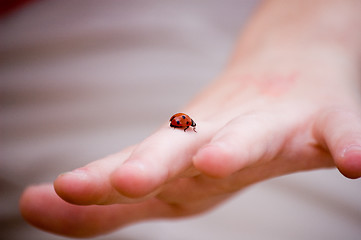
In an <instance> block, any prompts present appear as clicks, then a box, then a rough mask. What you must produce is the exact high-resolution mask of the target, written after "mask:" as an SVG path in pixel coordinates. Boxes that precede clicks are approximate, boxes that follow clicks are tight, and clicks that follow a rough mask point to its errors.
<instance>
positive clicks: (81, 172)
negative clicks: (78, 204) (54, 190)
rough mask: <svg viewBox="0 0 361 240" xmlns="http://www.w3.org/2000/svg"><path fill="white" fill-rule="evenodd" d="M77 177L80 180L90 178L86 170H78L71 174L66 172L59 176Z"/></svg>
mask: <svg viewBox="0 0 361 240" xmlns="http://www.w3.org/2000/svg"><path fill="white" fill-rule="evenodd" d="M68 176H69V177H76V178H78V179H87V178H88V177H89V172H88V170H86V169H84V168H77V169H75V170H73V171H70V172H65V173H62V174H60V175H59V177H68Z"/></svg>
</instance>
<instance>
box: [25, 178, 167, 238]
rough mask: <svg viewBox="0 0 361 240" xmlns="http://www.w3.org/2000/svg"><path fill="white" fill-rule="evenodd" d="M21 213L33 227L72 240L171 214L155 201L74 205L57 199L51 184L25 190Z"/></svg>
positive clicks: (165, 207) (160, 203)
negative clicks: (72, 239) (72, 238)
mask: <svg viewBox="0 0 361 240" xmlns="http://www.w3.org/2000/svg"><path fill="white" fill-rule="evenodd" d="M20 210H21V214H22V216H23V217H24V218H25V219H26V220H27V221H28V222H29V223H31V224H32V225H34V226H36V227H38V228H41V229H43V230H46V231H50V232H53V233H57V234H61V235H66V236H71V237H91V236H95V235H100V234H104V233H107V232H110V231H112V230H114V229H116V228H119V227H121V226H124V225H127V224H130V223H133V222H137V221H141V220H146V219H150V218H156V217H163V216H167V215H168V214H171V213H172V209H171V208H170V207H169V206H167V205H166V204H164V203H162V202H161V201H159V200H156V199H151V200H148V201H145V202H142V203H137V204H126V205H122V204H113V205H107V206H98V205H92V206H78V205H73V204H69V203H67V202H65V201H63V200H62V199H61V198H59V197H58V196H57V195H56V193H55V192H54V189H53V187H52V186H51V185H50V184H49V185H40V186H33V187H29V188H28V189H26V191H25V192H24V193H23V195H22V197H21V199H20Z"/></svg>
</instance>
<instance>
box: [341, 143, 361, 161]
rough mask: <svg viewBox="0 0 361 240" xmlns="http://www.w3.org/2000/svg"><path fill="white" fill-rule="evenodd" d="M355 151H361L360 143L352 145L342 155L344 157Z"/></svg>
mask: <svg viewBox="0 0 361 240" xmlns="http://www.w3.org/2000/svg"><path fill="white" fill-rule="evenodd" d="M355 152H361V146H360V145H350V146H348V147H347V148H345V150H344V151H343V152H342V155H341V157H342V158H344V157H346V156H347V155H349V154H352V153H355Z"/></svg>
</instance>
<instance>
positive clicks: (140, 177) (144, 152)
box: [111, 123, 212, 198]
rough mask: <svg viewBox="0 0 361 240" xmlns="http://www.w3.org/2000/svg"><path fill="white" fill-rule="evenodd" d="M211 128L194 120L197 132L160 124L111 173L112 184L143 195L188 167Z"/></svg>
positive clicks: (127, 193)
mask: <svg viewBox="0 0 361 240" xmlns="http://www.w3.org/2000/svg"><path fill="white" fill-rule="evenodd" d="M211 132H212V129H210V127H208V126H207V124H206V123H198V129H197V133H196V132H193V131H186V132H184V131H183V130H181V129H172V128H169V127H166V128H162V129H161V130H159V131H158V132H156V133H155V134H153V135H152V136H150V137H149V138H147V139H146V140H144V141H143V142H142V143H140V144H139V145H138V147H137V148H136V149H135V150H134V152H133V153H132V154H131V156H130V157H129V159H128V160H127V161H126V162H125V163H124V164H123V165H122V166H120V167H119V168H118V169H117V170H115V171H114V172H113V174H112V179H111V180H112V184H113V186H114V187H115V188H116V189H117V190H118V191H119V192H120V193H121V194H123V195H125V196H127V197H131V198H139V197H144V196H146V195H148V194H151V193H152V192H155V191H157V189H158V190H159V188H160V187H161V186H162V184H164V183H166V182H167V181H170V180H171V179H173V178H175V177H176V176H179V175H182V174H184V173H185V171H186V170H187V169H189V168H190V167H191V164H192V161H191V159H192V156H193V154H194V153H195V151H196V149H198V148H199V146H201V145H202V144H203V143H204V142H205V141H206V139H208V138H209V136H210V134H211Z"/></svg>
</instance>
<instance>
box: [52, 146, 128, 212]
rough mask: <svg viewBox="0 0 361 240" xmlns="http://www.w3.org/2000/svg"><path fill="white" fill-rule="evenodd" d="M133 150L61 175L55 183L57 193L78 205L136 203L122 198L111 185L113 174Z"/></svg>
mask: <svg viewBox="0 0 361 240" xmlns="http://www.w3.org/2000/svg"><path fill="white" fill-rule="evenodd" d="M132 149H133V147H131V148H128V149H126V150H124V151H122V152H120V153H117V154H114V155H111V156H108V157H106V158H104V159H100V160H98V161H95V162H92V163H90V164H88V165H86V166H85V167H82V168H79V169H75V170H74V171H71V172H67V173H63V174H61V175H59V176H58V177H57V179H56V180H55V181H54V189H55V191H56V193H57V194H58V195H59V196H60V197H61V198H62V199H64V200H65V201H67V202H69V203H73V204H78V205H90V204H113V203H117V202H122V203H125V202H126V203H128V202H134V199H128V198H126V197H124V196H121V195H120V194H119V193H118V192H117V191H116V190H115V189H114V188H113V186H112V185H111V184H110V175H111V173H112V172H113V171H114V169H116V168H117V167H119V165H121V164H122V163H123V162H124V161H125V160H126V159H127V158H128V157H129V155H130V153H131V151H132Z"/></svg>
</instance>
